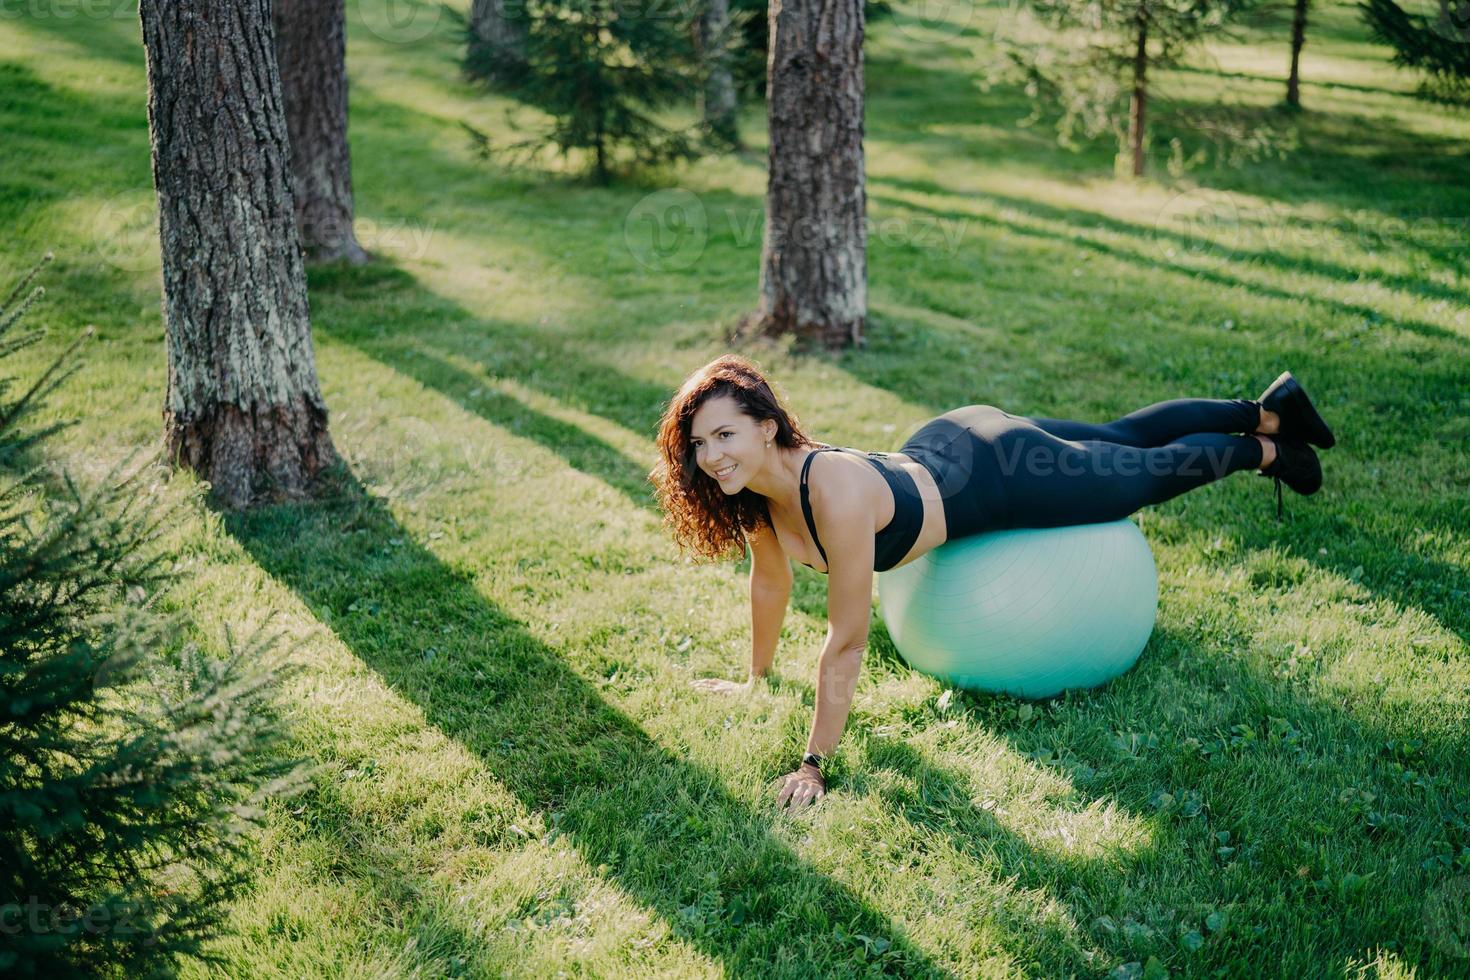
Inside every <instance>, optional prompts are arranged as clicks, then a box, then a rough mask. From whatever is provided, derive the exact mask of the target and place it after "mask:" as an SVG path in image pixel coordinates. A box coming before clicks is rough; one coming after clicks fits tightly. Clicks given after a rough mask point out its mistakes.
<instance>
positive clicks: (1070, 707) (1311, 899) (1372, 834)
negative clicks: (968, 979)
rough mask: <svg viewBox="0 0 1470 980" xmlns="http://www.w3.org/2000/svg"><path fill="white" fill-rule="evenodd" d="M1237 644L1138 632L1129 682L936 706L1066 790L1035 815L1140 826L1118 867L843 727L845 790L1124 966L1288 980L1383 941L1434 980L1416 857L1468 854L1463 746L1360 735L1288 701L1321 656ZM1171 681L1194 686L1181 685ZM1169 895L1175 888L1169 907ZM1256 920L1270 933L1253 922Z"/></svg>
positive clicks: (1166, 630) (1430, 876)
mask: <svg viewBox="0 0 1470 980" xmlns="http://www.w3.org/2000/svg"><path fill="white" fill-rule="evenodd" d="M1244 639H1245V638H1244V637H1243V636H1240V637H1236V636H1230V635H1226V636H1222V637H1217V638H1213V639H1211V638H1204V637H1202V636H1201V635H1200V634H1199V633H1198V632H1196V631H1194V630H1189V631H1180V630H1177V629H1174V628H1170V627H1165V626H1157V627H1156V628H1155V631H1154V634H1153V636H1152V637H1151V638H1150V640H1149V644H1148V646H1147V648H1146V649H1145V651H1144V653H1143V655H1142V657H1141V659H1140V662H1139V663H1138V665H1137V666H1135V667H1134V668H1133V670H1131V671H1130V672H1129V673H1127V674H1125V675H1123V676H1122V677H1121V678H1118V679H1117V680H1114V681H1113V682H1111V683H1109V684H1107V685H1104V686H1102V687H1099V688H1096V689H1093V690H1089V691H1071V692H1066V693H1064V694H1063V695H1060V696H1059V697H1057V698H1055V699H1051V700H1050V702H1049V703H1048V702H1041V703H1040V704H1038V705H1036V707H1035V708H1034V710H1035V716H1034V718H1033V719H1032V720H1031V721H1029V722H1027V721H1025V720H1019V721H1018V720H1017V715H1016V711H1015V704H1016V703H1015V702H1014V701H1012V700H1011V699H1009V698H1006V697H1004V696H994V695H986V694H975V693H968V694H963V695H962V696H961V697H960V698H959V699H957V700H956V702H955V708H953V709H952V710H951V715H950V716H951V718H952V719H953V718H961V719H963V720H965V721H967V722H968V723H971V724H975V725H978V726H983V727H984V728H986V729H987V730H989V731H992V732H995V733H996V734H998V735H999V736H1000V737H1001V738H1003V739H1004V740H1005V741H1006V742H1007V743H1008V744H1009V746H1010V748H1011V749H1012V751H1014V752H1015V753H1016V754H1017V755H1019V756H1022V757H1023V758H1025V759H1027V760H1028V761H1031V762H1034V763H1035V764H1036V765H1039V766H1042V767H1044V768H1047V769H1050V770H1052V771H1054V772H1055V773H1056V774H1057V775H1058V776H1059V777H1061V778H1062V779H1063V780H1064V781H1066V782H1069V783H1071V785H1072V790H1071V792H1070V794H1067V798H1063V799H1053V800H1052V801H1051V805H1052V806H1053V807H1055V808H1056V809H1058V810H1061V811H1065V812H1070V813H1076V812H1080V811H1082V810H1083V809H1086V808H1091V807H1092V806H1093V805H1095V804H1107V805H1113V806H1116V807H1118V808H1119V809H1120V810H1121V811H1123V812H1124V813H1130V814H1138V815H1144V816H1142V819H1143V820H1144V821H1146V822H1147V824H1148V825H1149V829H1150V832H1151V834H1152V836H1153V839H1154V843H1153V844H1152V845H1151V846H1150V847H1148V848H1147V849H1146V851H1144V852H1141V853H1140V854H1139V855H1138V856H1137V858H1136V859H1135V860H1133V861H1129V862H1127V863H1125V864H1124V865H1123V866H1117V865H1116V857H1112V858H1110V859H1108V860H1094V859H1086V858H1073V857H1071V856H1069V855H1068V853H1067V852H1068V851H1070V850H1071V843H1070V841H1068V840H1067V835H1066V833H1065V832H1063V831H1060V830H1058V831H1057V832H1056V836H1057V838H1058V840H1057V843H1056V845H1055V846H1054V847H1053V848H1051V849H1049V851H1042V850H1040V849H1038V848H1037V847H1036V846H1034V845H1027V843H1026V842H1025V841H1024V840H1023V839H1022V838H1021V837H1020V836H1019V835H1018V834H1017V833H1016V832H1015V831H1013V830H1011V829H1010V828H1009V827H1007V826H1005V825H1004V824H1002V823H1001V822H1000V821H999V819H998V818H997V817H996V816H995V815H994V813H991V812H985V811H984V810H983V809H981V808H979V807H977V806H976V800H977V798H978V795H979V794H978V792H977V789H976V788H975V785H974V774H973V773H971V772H970V771H968V770H965V769H960V768H956V767H953V766H948V765H944V764H940V763H936V762H934V761H932V760H930V759H928V758H926V756H925V755H924V754H923V753H921V752H919V751H918V750H916V749H915V748H914V747H913V746H912V745H910V744H907V743H906V742H904V741H903V740H901V739H897V738H893V737H889V736H883V735H876V734H870V733H863V734H862V735H861V736H860V737H861V739H862V740H863V741H864V743H865V747H866V766H865V768H864V772H863V774H862V776H861V777H860V780H861V782H863V783H867V782H868V781H870V780H876V779H878V778H880V777H881V775H882V773H883V772H884V771H885V770H887V771H889V772H890V773H891V774H892V775H893V776H895V777H898V779H899V780H901V782H899V788H898V789H896V790H893V789H890V790H887V791H884V792H883V793H881V794H880V798H881V799H882V800H883V802H884V804H885V806H886V807H888V808H889V810H890V811H891V813H892V816H893V818H894V819H895V820H907V821H910V822H912V823H914V824H916V825H920V826H923V827H925V828H928V829H929V830H930V831H933V832H937V833H940V834H942V835H943V836H945V837H946V838H947V839H948V840H949V841H950V842H951V843H952V845H953V846H954V847H955V848H956V849H957V850H958V851H959V852H960V853H963V854H966V855H968V856H970V857H972V858H973V859H975V860H976V861H979V862H981V863H982V864H984V865H986V866H990V867H996V868H997V874H998V876H1000V877H1006V878H1010V877H1014V878H1015V880H1016V881H1017V882H1018V883H1019V884H1020V885H1022V886H1024V887H1027V888H1031V889H1040V890H1044V891H1046V892H1049V893H1051V894H1053V895H1056V896H1057V897H1058V898H1059V899H1060V900H1062V901H1063V902H1064V903H1065V904H1067V905H1068V906H1069V907H1070V909H1071V911H1072V913H1073V915H1074V917H1075V918H1076V919H1077V920H1078V921H1079V924H1080V925H1081V926H1082V927H1083V929H1084V930H1086V931H1087V932H1089V933H1090V934H1091V935H1093V936H1094V937H1095V939H1096V941H1097V943H1098V945H1100V946H1102V947H1103V948H1105V949H1107V950H1108V951H1109V952H1111V953H1113V954H1114V955H1116V956H1118V957H1120V958H1122V959H1125V960H1126V959H1132V960H1135V961H1139V960H1144V959H1146V958H1148V957H1149V956H1152V955H1158V956H1160V958H1161V959H1162V960H1163V961H1164V962H1165V964H1166V965H1168V966H1169V967H1170V968H1175V969H1178V968H1184V969H1185V970H1186V972H1187V973H1189V974H1191V975H1201V976H1203V975H1220V974H1218V973H1215V972H1212V971H1216V970H1224V971H1225V972H1226V973H1227V974H1229V975H1236V974H1240V975H1252V976H1265V975H1279V976H1306V975H1312V974H1315V973H1318V972H1320V971H1321V969H1322V963H1323V962H1325V961H1338V962H1342V963H1346V962H1348V961H1350V960H1351V959H1352V958H1353V957H1355V956H1356V957H1363V956H1367V957H1368V958H1369V959H1372V958H1373V954H1374V951H1375V949H1376V948H1379V947H1387V948H1390V949H1394V950H1397V951H1398V952H1399V953H1401V954H1402V955H1403V956H1404V957H1405V958H1406V959H1407V961H1408V962H1411V963H1416V964H1420V965H1422V966H1424V967H1426V968H1428V969H1430V970H1431V971H1442V972H1433V973H1432V975H1449V974H1450V973H1453V972H1454V969H1455V968H1457V967H1458V966H1459V965H1460V962H1459V961H1458V960H1457V959H1456V957H1454V956H1453V955H1452V953H1453V950H1452V949H1450V948H1449V947H1446V946H1445V945H1443V942H1442V940H1443V937H1442V936H1440V937H1436V935H1434V934H1431V932H1430V931H1429V929H1427V928H1426V927H1424V925H1423V910H1424V907H1425V904H1426V902H1428V901H1429V900H1430V897H1431V896H1430V893H1431V891H1432V890H1433V889H1435V888H1436V887H1437V886H1439V885H1441V884H1443V882H1444V881H1445V877H1444V872H1443V871H1442V870H1430V869H1428V868H1424V867H1421V862H1422V860H1423V857H1424V854H1425V853H1427V852H1430V851H1433V850H1435V849H1436V847H1437V845H1436V844H1435V843H1434V839H1435V838H1436V837H1439V836H1440V835H1442V834H1444V835H1449V836H1450V837H1451V838H1452V839H1453V843H1452V844H1451V845H1449V846H1451V847H1452V848H1454V847H1458V846H1459V845H1460V844H1464V843H1470V826H1467V825H1466V823H1465V818H1466V817H1467V816H1470V792H1467V790H1466V789H1465V785H1464V783H1463V781H1461V780H1460V778H1459V776H1458V775H1457V774H1458V772H1459V771H1460V770H1462V769H1463V765H1464V763H1463V760H1464V751H1465V748H1466V740H1465V738H1464V737H1462V736H1460V735H1458V734H1450V733H1449V732H1448V731H1447V730H1445V729H1444V726H1443V725H1441V729H1440V730H1438V731H1425V730H1424V729H1423V728H1417V729H1416V728H1415V726H1414V725H1412V724H1406V723H1405V721H1406V720H1405V719H1404V718H1403V717H1402V715H1400V716H1399V717H1397V718H1396V719H1395V720H1394V722H1392V723H1390V724H1378V723H1376V722H1372V721H1365V720H1364V719H1365V716H1368V717H1372V714H1371V713H1370V712H1350V711H1346V710H1344V705H1343V703H1342V702H1341V701H1339V700H1338V698H1337V697H1336V696H1324V695H1323V694H1320V693H1308V691H1309V687H1308V685H1309V683H1310V681H1311V680H1312V677H1311V675H1312V674H1313V673H1314V672H1315V671H1318V670H1321V669H1322V668H1323V667H1324V666H1325V665H1324V664H1323V663H1322V662H1321V661H1318V662H1316V663H1311V662H1307V661H1303V663H1302V664H1301V665H1299V666H1298V665H1295V664H1292V665H1291V666H1290V667H1289V668H1287V667H1286V666H1285V665H1284V664H1283V665H1282V667H1281V668H1280V669H1281V670H1282V671H1283V673H1280V674H1277V675H1274V676H1273V675H1271V674H1268V673H1266V672H1265V671H1263V670H1262V669H1261V668H1258V667H1257V666H1255V664H1254V663H1253V662H1251V661H1248V660H1247V659H1245V658H1242V657H1241V656H1239V655H1238V653H1237V651H1238V650H1239V649H1240V647H1241V646H1242V645H1243V642H1244ZM875 648H876V649H875V653H877V654H878V656H877V657H876V658H875V659H876V660H877V663H876V664H874V667H875V668H876V669H878V670H880V671H892V672H895V673H897V672H902V671H906V670H907V668H906V667H905V666H904V664H903V661H902V659H901V657H899V655H898V654H897V651H896V650H893V649H891V640H888V639H887V634H886V631H884V633H883V634H882V637H881V638H878V639H877V642H876V643H875ZM1342 652H1343V651H1341V650H1339V651H1338V654H1339V655H1340V654H1341V653H1342ZM1283 660H1284V658H1283ZM1185 678H1188V679H1190V680H1193V681H1195V682H1196V683H1195V686H1194V687H1193V688H1185V687H1183V685H1184V684H1186V683H1189V681H1188V680H1185ZM1379 696H1380V697H1381V694H1380V695H1379ZM1118 725H1121V726H1123V727H1122V728H1121V729H1115V727H1114V726H1118ZM1242 726H1243V727H1242ZM1410 736H1415V737H1416V740H1417V743H1418V744H1415V741H1414V740H1410ZM888 782H889V783H890V785H891V784H892V783H893V782H895V780H889V781H888ZM1365 792H1366V793H1368V794H1371V795H1370V796H1365V795H1364V793H1365ZM1344 794H1346V795H1344ZM1058 826H1059V827H1060V824H1059V825H1058ZM1457 827H1458V828H1459V829H1458V830H1457V829H1455V828H1457ZM1031 832H1032V833H1038V832H1039V833H1045V830H1042V829H1039V828H1033V830H1032V831H1031ZM1222 834H1223V835H1224V836H1223V837H1222V836H1220V835H1222ZM1438 846H1444V845H1438ZM1022 849H1024V853H1023V852H1022ZM1353 875H1358V876H1361V877H1362V881H1361V882H1357V881H1356V880H1355V879H1354V878H1353V877H1352V876H1353ZM1185 881H1188V882H1191V883H1192V891H1191V893H1190V894H1189V895H1188V897H1187V899H1185V900H1184V901H1182V902H1181V895H1180V891H1179V889H1180V884H1181V882H1185ZM1369 881H1371V882H1372V887H1371V888H1369V887H1359V885H1366V884H1367V882H1369ZM1232 908H1234V909H1236V910H1237V912H1239V911H1242V910H1243V911H1244V912H1246V913H1247V914H1246V915H1239V914H1237V915H1236V917H1235V918H1236V921H1235V924H1234V926H1233V927H1231V928H1228V929H1225V930H1223V931H1220V930H1215V931H1212V930H1211V929H1210V928H1209V927H1208V926H1207V925H1206V921H1207V919H1208V917H1209V915H1210V914H1211V913H1212V912H1215V911H1219V910H1227V911H1228V910H1230V909H1232ZM1276 913H1279V916H1281V917H1289V920H1290V922H1291V927H1290V929H1285V928H1283V926H1282V923H1281V921H1280V920H1279V919H1278V921H1276V922H1275V923H1274V924H1273V923H1272V918H1273V917H1274V916H1275V915H1276ZM1130 920H1135V921H1134V922H1133V923H1132V924H1128V923H1129V921H1130ZM1406 926H1407V927H1408V929H1407V931H1406V929H1405V927H1406ZM1191 929H1193V930H1195V931H1197V932H1198V933H1199V934H1200V936H1201V937H1202V938H1203V937H1208V942H1207V943H1206V944H1204V945H1203V948H1202V949H1201V950H1200V951H1198V952H1191V951H1188V950H1187V947H1182V946H1181V945H1180V943H1181V940H1182V939H1183V938H1184V936H1185V933H1186V932H1188V931H1189V930H1191ZM1070 938H1071V941H1072V942H1073V943H1076V942H1077V940H1076V938H1075V937H1070ZM1082 945H1083V946H1085V943H1083V944H1082Z"/></svg>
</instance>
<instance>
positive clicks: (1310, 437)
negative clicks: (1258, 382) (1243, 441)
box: [1261, 371, 1337, 449]
mask: <svg viewBox="0 0 1470 980" xmlns="http://www.w3.org/2000/svg"><path fill="white" fill-rule="evenodd" d="M1272 389H1275V390H1274V392H1273V390H1272ZM1266 391H1267V392H1268V393H1272V394H1275V395H1276V397H1278V398H1280V399H1281V402H1280V404H1281V407H1282V408H1289V410H1290V411H1294V412H1295V413H1296V414H1297V415H1298V417H1299V418H1301V419H1302V420H1303V428H1305V429H1306V430H1307V431H1306V432H1303V433H1301V438H1302V439H1303V441H1305V442H1310V443H1311V444H1312V445H1314V446H1319V447H1321V448H1322V449H1331V448H1332V447H1333V446H1335V445H1337V437H1336V436H1334V435H1333V434H1332V430H1331V429H1329V428H1328V427H1327V423H1326V422H1324V421H1323V420H1322V416H1321V415H1319V414H1318V412H1317V409H1316V408H1314V407H1313V405H1312V400H1311V399H1310V398H1308V397H1307V391H1306V389H1305V388H1303V387H1302V386H1301V382H1299V381H1297V379H1296V378H1294V377H1292V374H1291V372H1290V371H1283V372H1282V373H1281V377H1279V378H1277V379H1276V380H1275V381H1273V382H1272V383H1271V387H1270V388H1267V389H1266ZM1264 399H1265V396H1264V395H1263V396H1262V399H1261V400H1264ZM1276 414H1278V415H1281V414H1282V413H1281V412H1277V413H1276ZM1282 434H1284V433H1282Z"/></svg>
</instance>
